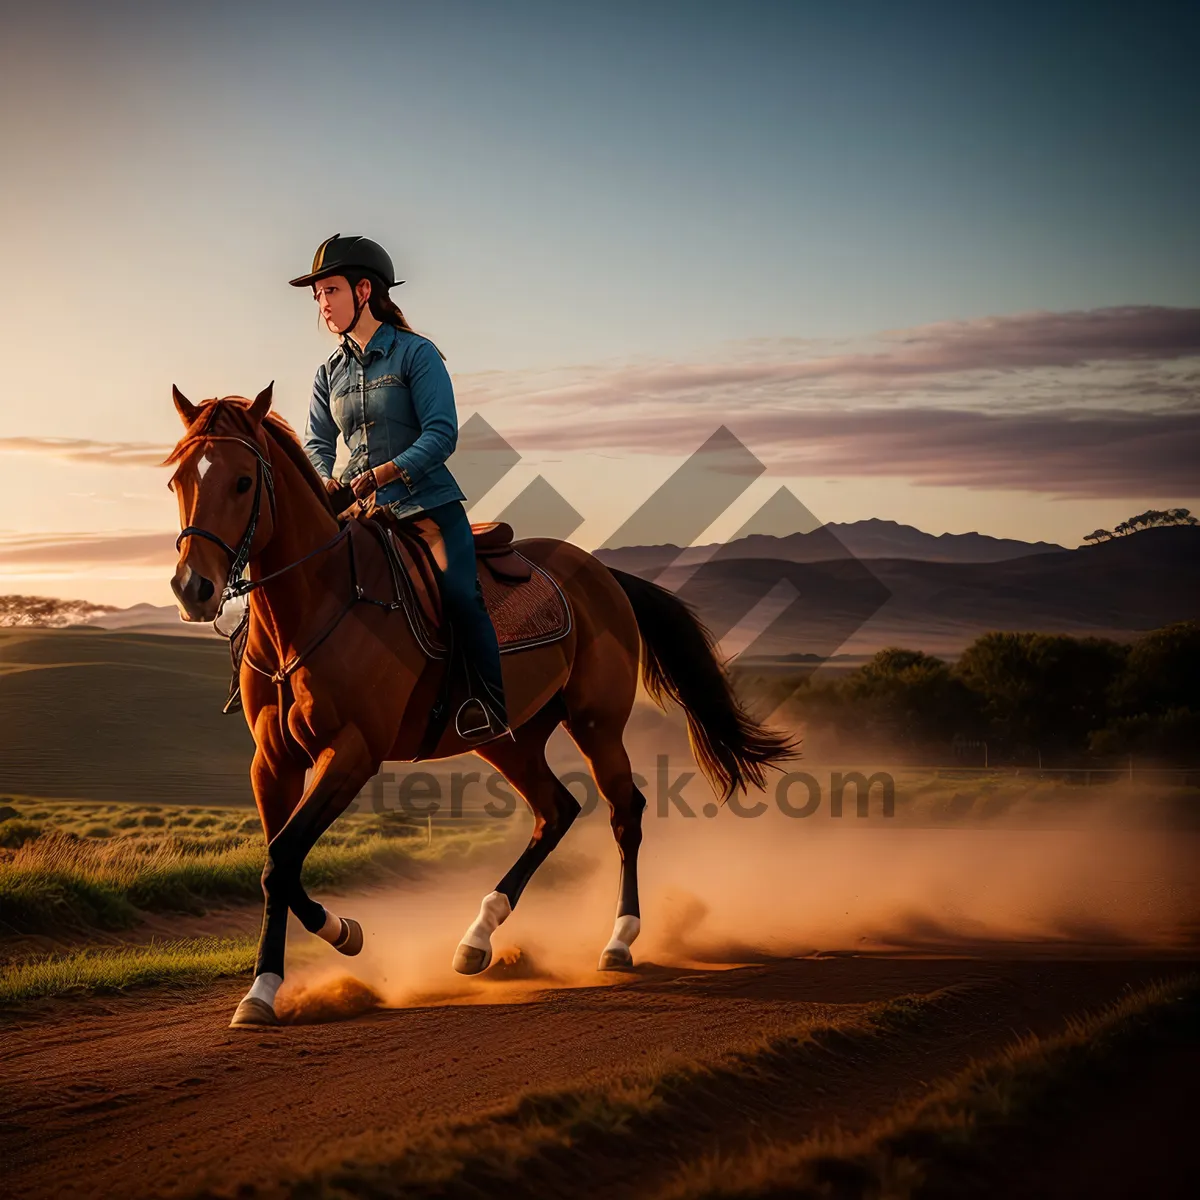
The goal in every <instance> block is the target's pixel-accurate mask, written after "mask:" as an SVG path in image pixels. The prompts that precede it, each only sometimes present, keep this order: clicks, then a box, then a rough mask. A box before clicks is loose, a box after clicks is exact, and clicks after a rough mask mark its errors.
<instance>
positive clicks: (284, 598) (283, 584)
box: [250, 450, 338, 632]
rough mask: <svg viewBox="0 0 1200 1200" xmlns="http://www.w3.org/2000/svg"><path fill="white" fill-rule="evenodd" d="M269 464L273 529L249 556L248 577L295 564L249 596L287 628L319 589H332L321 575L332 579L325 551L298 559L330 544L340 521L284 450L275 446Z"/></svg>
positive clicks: (314, 599) (316, 599)
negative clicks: (272, 493) (252, 557)
mask: <svg viewBox="0 0 1200 1200" xmlns="http://www.w3.org/2000/svg"><path fill="white" fill-rule="evenodd" d="M271 466H272V474H273V476H274V482H275V522H274V530H273V532H272V535H271V540H270V541H269V542H268V543H267V545H266V546H265V547H264V548H263V550H262V553H261V554H258V555H256V556H255V558H254V559H253V560H252V561H251V563H250V578H251V579H261V578H263V577H264V576H267V575H270V574H272V573H273V572H275V571H282V570H284V568H285V567H290V568H291V569H290V570H288V571H286V572H285V573H284V574H283V575H281V576H280V577H279V579H278V580H276V581H272V582H270V583H266V584H264V585H263V586H262V587H261V588H259V589H257V590H256V591H254V592H251V593H250V596H251V604H252V606H253V605H254V601H255V598H256V597H257V598H258V600H259V603H260V605H262V606H263V607H264V608H265V609H266V610H267V611H269V613H270V614H271V616H272V617H273V618H274V622H273V623H274V624H275V625H276V626H277V627H278V628H279V629H280V632H285V631H286V630H287V628H288V627H291V626H293V625H295V623H296V621H297V619H298V618H299V617H300V616H301V615H302V613H303V611H304V610H306V609H310V608H315V607H317V605H318V602H319V600H320V595H321V593H323V592H325V591H327V590H328V585H326V584H321V583H320V576H319V575H318V572H320V573H322V575H324V578H326V579H327V578H328V575H325V574H324V572H326V571H327V570H328V561H327V556H326V555H324V554H314V555H313V557H312V558H310V559H309V560H308V561H307V562H301V561H300V560H301V559H303V558H304V557H305V556H306V555H308V554H312V553H313V551H315V550H319V549H320V548H321V547H322V546H324V545H326V544H327V543H328V542H329V541H330V540H331V539H332V538H333V537H334V536H335V535H336V534H337V531H338V523H337V521H336V520H335V518H334V517H333V516H331V515H330V512H329V510H328V509H327V508H326V507H325V505H324V504H322V503H321V500H320V498H319V497H318V496H316V495H314V494H313V490H312V488H311V487H310V486H309V484H308V482H307V480H305V479H304V477H303V476H302V475H301V473H300V471H299V469H298V468H297V467H296V466H295V464H294V463H292V462H291V461H290V460H289V459H288V457H287V455H286V454H284V453H283V452H282V451H279V450H276V451H275V453H274V454H272V456H271ZM263 503H264V504H266V503H267V501H266V499H265V498H264V500H263ZM336 552H337V551H336V549H335V550H331V551H330V553H336ZM293 564H298V565H295V566H293Z"/></svg>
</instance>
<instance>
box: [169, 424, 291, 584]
mask: <svg viewBox="0 0 1200 1200" xmlns="http://www.w3.org/2000/svg"><path fill="white" fill-rule="evenodd" d="M196 440H197V441H205V442H238V443H239V444H240V445H242V446H245V447H246V449H248V450H249V451H251V453H253V455H254V457H255V458H256V459H257V460H258V466H257V469H256V471H255V479H254V503H253V504H252V505H251V508H250V519H249V520H248V521H247V522H246V531H245V532H244V533H243V534H242V540H241V541H240V542H238V544H237V548H236V549H234V548H233V547H232V546H230V545H229V543H228V542H226V541H225V539H224V538H221V537H218V536H217V535H216V534H215V533H212V532H211V531H210V530H208V529H202V528H201V527H200V526H199V525H189V526H187V528H186V529H183V530H182V531H181V532H180V534H179V536H178V537H177V538H176V539H175V550H176V553H178V551H179V546H180V543H181V542H182V541H183V539H184V538H185V537H202V538H207V539H208V540H209V541H210V542H214V543H215V544H216V545H218V546H220V547H221V549H222V550H224V551H225V553H226V554H228V555H229V574H228V575H227V576H226V577H225V587H224V589H223V590H222V592H221V604H222V606H223V605H224V604H225V603H226V602H227V601H229V600H233V599H235V598H236V597H238V596H244V595H245V594H246V593H247V592H250V591H253V589H254V588H255V587H256V586H257V584H254V583H251V582H250V581H249V580H246V581H241V574H242V572H243V571H244V570H245V569H246V567H247V565H248V564H249V562H250V547H251V546H252V545H253V544H254V534H255V533H256V532H257V530H258V514H259V509H260V508H261V506H262V493H263V484H264V483H265V484H266V488H267V499H268V500H269V501H270V503H271V518H272V520H274V518H275V481H274V477H273V475H272V472H271V464H270V462H269V461H268V460H267V458H266V456H265V455H264V454H263V452H262V451H261V450H260V449H259V448H258V446H256V445H255V444H254V443H253V442H252V441H250V440H249V438H244V437H238V436H237V435H236V434H211V433H209V434H201V435H199V436H198V437H197V438H196Z"/></svg>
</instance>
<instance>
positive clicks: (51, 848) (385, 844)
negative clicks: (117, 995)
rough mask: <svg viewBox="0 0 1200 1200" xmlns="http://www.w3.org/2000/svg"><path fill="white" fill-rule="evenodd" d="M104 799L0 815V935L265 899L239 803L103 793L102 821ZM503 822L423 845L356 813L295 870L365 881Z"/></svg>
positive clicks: (323, 883) (433, 856)
mask: <svg viewBox="0 0 1200 1200" xmlns="http://www.w3.org/2000/svg"><path fill="white" fill-rule="evenodd" d="M101 807H102V806H100V805H98V804H88V803H69V802H45V804H44V807H42V808H40V809H39V812H44V813H46V814H47V816H46V817H45V818H44V819H43V825H42V826H41V827H31V828H26V826H28V825H29V824H30V823H29V822H26V821H25V820H24V819H23V818H14V819H12V820H10V821H7V822H4V825H5V826H8V827H11V828H10V829H9V834H10V835H11V836H10V838H9V841H10V844H11V845H12V846H14V847H15V848H10V849H3V850H0V936H3V935H4V934H8V935H12V934H34V933H43V934H45V933H49V934H53V933H55V932H59V931H62V930H72V931H79V930H85V929H87V928H95V929H107V930H116V929H127V928H130V927H131V926H133V925H135V924H136V923H137V921H138V919H139V910H144V911H149V912H185V913H202V912H204V911H205V909H206V908H207V906H209V905H211V904H213V903H231V902H242V901H244V902H258V901H260V900H261V899H262V884H261V882H260V880H261V874H262V868H263V862H264V859H265V855H266V849H265V845H264V843H263V838H262V833H261V827H260V825H259V822H258V819H257V817H253V818H250V817H246V816H245V815H244V813H245V810H237V809H221V808H215V807H214V808H210V809H197V810H194V814H193V813H188V814H184V815H182V821H183V822H186V824H181V820H180V814H178V813H173V812H168V813H166V814H165V815H162V814H160V813H159V812H149V811H146V809H145V808H144V807H142V806H137V805H133V806H116V805H105V806H103V807H104V808H105V809H106V810H113V811H105V813H104V814H103V815H104V816H105V818H106V820H105V822H104V824H103V825H100V824H98V823H97V820H96V818H97V816H98V815H99V814H98V811H97V810H98V809H100V808H101ZM135 820H136V822H138V823H135V824H130V823H129V822H131V821H135ZM393 824H395V823H393ZM231 826H232V828H230V827H231ZM43 830H44V831H43ZM502 832H503V831H501V830H499V829H489V828H481V827H476V828H474V829H472V830H470V831H463V832H455V833H446V832H441V831H440V832H439V834H438V836H437V837H436V838H435V839H434V841H433V844H432V845H431V846H426V844H425V840H424V838H422V837H419V836H397V835H398V834H411V833H412V830H411V829H409V828H399V827H396V828H383V827H382V826H381V825H380V823H379V818H378V817H375V816H372V815H370V814H355V815H351V816H348V817H344V818H343V819H342V820H341V821H339V822H338V823H337V825H335V826H334V828H333V829H331V830H330V831H329V832H328V833H326V834H325V836H324V837H323V838H322V839H321V840H320V841H319V842H318V843H317V845H316V847H315V848H314V849H313V851H312V853H311V854H310V855H309V856H308V860H307V861H306V863H305V866H304V875H303V878H304V882H305V884H306V886H308V887H311V888H314V889H323V888H333V887H341V886H345V885H348V884H353V883H359V882H370V881H373V880H377V879H380V878H382V877H384V876H386V875H388V874H389V873H397V872H403V871H408V870H411V869H412V868H413V865H414V864H416V863H420V862H436V861H441V860H451V859H454V858H457V857H461V856H462V855H463V854H465V853H469V852H470V851H471V850H473V849H474V848H476V847H478V846H480V845H483V844H486V843H488V842H491V841H493V840H495V839H496V838H497V837H499V836H500V835H501V833H502ZM37 833H40V836H33V835H34V834H37Z"/></svg>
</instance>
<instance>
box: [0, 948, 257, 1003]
mask: <svg viewBox="0 0 1200 1200" xmlns="http://www.w3.org/2000/svg"><path fill="white" fill-rule="evenodd" d="M254 954H255V939H253V938H197V939H193V940H188V941H177V942H156V943H151V944H149V945H146V946H128V947H122V948H120V949H117V950H113V949H107V948H100V947H89V948H88V949H85V950H78V951H75V952H74V953H71V954H64V955H54V956H47V957H43V958H37V959H32V960H29V961H26V962H22V963H17V964H15V965H12V966H8V967H5V968H3V969H0V1006H3V1007H13V1006H16V1005H20V1004H24V1003H28V1002H29V1001H31V1000H40V999H44V998H46V997H49V996H66V995H80V994H92V993H97V992H99V993H104V992H123V991H125V990H126V989H128V988H134V987H141V986H146V985H150V984H172V983H210V982H211V981H212V980H214V979H222V978H225V977H227V976H233V975H243V974H245V973H247V972H248V971H250V970H252V969H253V967H254Z"/></svg>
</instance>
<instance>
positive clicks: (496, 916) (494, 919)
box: [462, 892, 512, 950]
mask: <svg viewBox="0 0 1200 1200" xmlns="http://www.w3.org/2000/svg"><path fill="white" fill-rule="evenodd" d="M511 913H512V905H511V904H509V902H508V897H507V896H506V895H505V894H504V893H503V892H489V893H488V894H487V895H486V896H484V898H483V903H482V904H481V905H480V906H479V916H477V917H476V918H475V924H474V925H472V926H471V928H470V929H468V930H467V932H466V933H465V934H463V940H462V944H463V945H464V946H471V947H472V948H473V949H475V950H488V949H490V948H491V945H492V934H493V933H495V932H496V930H497V928H499V926H500V923H501V922H502V921H503V920H504V919H505V918H506V917H508V916H509V915H510V914H511Z"/></svg>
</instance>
